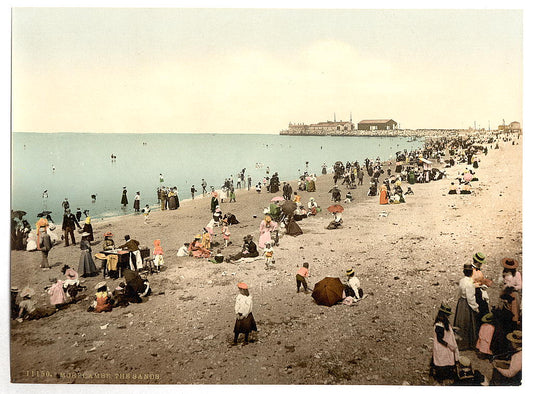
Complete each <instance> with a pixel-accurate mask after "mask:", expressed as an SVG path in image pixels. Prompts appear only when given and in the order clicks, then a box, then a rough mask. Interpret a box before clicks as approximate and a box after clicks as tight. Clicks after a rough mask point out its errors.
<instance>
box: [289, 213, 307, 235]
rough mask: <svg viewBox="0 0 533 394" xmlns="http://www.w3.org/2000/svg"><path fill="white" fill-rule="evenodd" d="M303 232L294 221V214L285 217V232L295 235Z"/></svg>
mask: <svg viewBox="0 0 533 394" xmlns="http://www.w3.org/2000/svg"><path fill="white" fill-rule="evenodd" d="M303 233H304V232H303V231H302V229H301V228H300V226H298V223H296V220H295V218H294V215H291V216H290V217H289V218H288V219H287V226H286V227H285V234H287V235H291V236H293V237H296V236H298V235H302V234H303Z"/></svg>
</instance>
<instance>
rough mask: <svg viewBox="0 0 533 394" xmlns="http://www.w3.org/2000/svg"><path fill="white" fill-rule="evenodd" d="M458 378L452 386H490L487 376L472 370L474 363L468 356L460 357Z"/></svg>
mask: <svg viewBox="0 0 533 394" xmlns="http://www.w3.org/2000/svg"><path fill="white" fill-rule="evenodd" d="M458 361H459V363H458V364H459V365H458V366H457V378H456V380H455V382H453V383H452V386H488V385H489V384H488V381H487V380H486V378H485V376H483V374H482V373H481V372H479V371H478V370H477V369H476V370H474V369H473V368H472V361H470V359H469V358H468V357H466V356H459V360H458Z"/></svg>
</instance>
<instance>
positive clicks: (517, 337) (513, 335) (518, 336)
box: [506, 330, 522, 345]
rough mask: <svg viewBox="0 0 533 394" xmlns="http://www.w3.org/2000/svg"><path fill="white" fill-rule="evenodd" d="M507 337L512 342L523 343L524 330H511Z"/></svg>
mask: <svg viewBox="0 0 533 394" xmlns="http://www.w3.org/2000/svg"><path fill="white" fill-rule="evenodd" d="M506 338H507V339H508V340H509V341H510V342H512V343H516V344H519V345H522V331H520V330H514V331H513V332H510V333H509V334H507V336H506Z"/></svg>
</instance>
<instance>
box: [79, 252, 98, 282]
mask: <svg viewBox="0 0 533 394" xmlns="http://www.w3.org/2000/svg"><path fill="white" fill-rule="evenodd" d="M97 273H98V269H97V268H96V265H95V264H94V261H93V257H92V256H91V253H90V252H89V250H88V249H84V250H82V251H81V255H80V264H79V265H78V274H79V275H80V276H92V275H95V274H97Z"/></svg>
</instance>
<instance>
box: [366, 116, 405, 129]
mask: <svg viewBox="0 0 533 394" xmlns="http://www.w3.org/2000/svg"><path fill="white" fill-rule="evenodd" d="M397 126H398V123H396V122H395V121H394V120H392V119H374V120H362V121H360V122H359V123H357V129H358V130H394V129H395V128H396V127H397Z"/></svg>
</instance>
